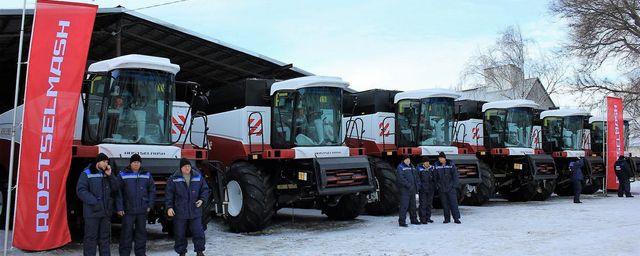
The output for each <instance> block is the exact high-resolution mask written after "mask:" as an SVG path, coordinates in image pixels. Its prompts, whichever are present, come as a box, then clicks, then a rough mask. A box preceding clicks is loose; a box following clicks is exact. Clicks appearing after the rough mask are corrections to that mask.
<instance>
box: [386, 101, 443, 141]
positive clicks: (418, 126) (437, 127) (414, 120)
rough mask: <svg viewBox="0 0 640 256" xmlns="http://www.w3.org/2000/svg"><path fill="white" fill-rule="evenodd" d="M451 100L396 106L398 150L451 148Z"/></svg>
mask: <svg viewBox="0 0 640 256" xmlns="http://www.w3.org/2000/svg"><path fill="white" fill-rule="evenodd" d="M453 105H454V104H453V99H452V98H444V97H443V98H440V97H437V98H425V99H421V100H401V101H399V102H398V109H397V112H398V115H397V124H398V128H397V129H396V130H397V131H398V132H399V133H398V145H400V146H414V145H415V144H417V145H418V146H450V145H451V137H452V134H453V126H454V125H453Z"/></svg>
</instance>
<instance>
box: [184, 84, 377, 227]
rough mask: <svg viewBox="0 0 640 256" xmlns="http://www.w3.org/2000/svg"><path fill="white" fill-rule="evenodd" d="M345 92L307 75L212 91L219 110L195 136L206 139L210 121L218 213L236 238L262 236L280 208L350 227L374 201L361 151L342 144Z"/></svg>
mask: <svg viewBox="0 0 640 256" xmlns="http://www.w3.org/2000/svg"><path fill="white" fill-rule="evenodd" d="M348 86H349V84H348V83H347V82H345V81H343V80H342V79H340V78H335V77H319V76H310V77H301V78H295V79H290V80H285V81H275V80H265V79H247V80H243V81H241V82H239V83H237V84H232V85H228V86H222V87H218V88H215V89H213V92H214V94H213V102H214V104H213V105H210V107H209V109H208V110H207V113H209V115H208V116H206V117H202V118H197V119H195V120H194V122H193V125H194V128H193V130H194V134H193V136H196V137H199V138H200V137H205V134H204V133H203V131H205V127H206V126H205V124H204V123H203V121H204V120H206V119H208V120H209V125H210V128H209V129H208V131H206V140H207V141H208V144H209V145H211V147H212V151H211V152H210V154H209V158H210V159H215V160H220V161H221V164H222V166H223V167H222V168H223V170H224V171H223V172H220V173H218V175H217V177H216V185H215V186H213V187H212V188H213V190H214V192H213V197H214V200H215V205H216V213H217V214H219V215H222V216H223V217H225V219H226V220H227V222H228V224H229V226H230V227H231V229H232V230H233V231H237V232H250V231H258V230H261V229H263V228H265V227H266V226H267V225H268V224H269V222H270V220H271V219H272V217H273V216H274V215H275V214H276V211H277V210H278V209H280V208H283V207H293V208H315V209H321V210H322V212H323V213H324V214H326V215H327V216H328V217H329V218H330V219H335V220H350V219H354V218H356V217H357V216H358V215H359V214H360V213H361V212H362V211H363V209H364V206H365V204H366V203H367V200H368V199H369V197H371V200H375V196H376V194H375V193H373V191H374V190H373V184H374V183H375V177H374V176H373V175H372V172H371V170H370V168H369V162H368V161H367V158H366V156H364V150H363V149H356V148H353V149H350V148H349V147H347V146H345V145H344V142H343V131H344V130H343V129H342V97H343V91H344V90H345V89H347V87H348ZM193 136H192V137H193ZM196 141H200V139H196ZM201 146H202V147H205V146H206V145H201Z"/></svg>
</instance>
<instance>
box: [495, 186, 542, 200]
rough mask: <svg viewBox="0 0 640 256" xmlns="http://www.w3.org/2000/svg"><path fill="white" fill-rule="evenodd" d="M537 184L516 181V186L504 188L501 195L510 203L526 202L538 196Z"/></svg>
mask: <svg viewBox="0 0 640 256" xmlns="http://www.w3.org/2000/svg"><path fill="white" fill-rule="evenodd" d="M536 188H537V184H536V183H535V182H533V181H526V182H525V183H520V182H518V181H516V184H512V185H510V186H506V187H502V188H501V189H500V194H501V195H502V196H503V197H504V198H505V199H507V200H509V201H510V202H526V201H529V200H531V199H533V197H534V196H535V195H536Z"/></svg>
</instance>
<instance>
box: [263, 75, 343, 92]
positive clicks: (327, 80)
mask: <svg viewBox="0 0 640 256" xmlns="http://www.w3.org/2000/svg"><path fill="white" fill-rule="evenodd" d="M306 87H338V88H342V89H343V90H344V89H346V88H347V87H349V83H347V82H345V81H344V80H342V78H340V77H332V76H304V77H299V78H294V79H289V80H285V81H281V82H276V83H273V84H272V85H271V95H273V94H274V93H275V92H277V91H281V90H297V89H300V88H306Z"/></svg>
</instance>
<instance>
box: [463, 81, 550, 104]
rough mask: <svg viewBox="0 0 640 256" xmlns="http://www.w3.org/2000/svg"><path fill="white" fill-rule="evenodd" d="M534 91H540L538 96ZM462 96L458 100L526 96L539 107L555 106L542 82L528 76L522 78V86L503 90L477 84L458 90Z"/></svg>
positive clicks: (506, 98)
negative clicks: (473, 86)
mask: <svg viewBox="0 0 640 256" xmlns="http://www.w3.org/2000/svg"><path fill="white" fill-rule="evenodd" d="M534 92H541V93H540V94H541V95H539V96H540V97H536V95H534ZM460 93H461V94H462V97H460V98H459V99H458V100H476V101H486V102H492V101H499V100H509V99H521V98H526V99H528V100H532V101H534V102H536V103H538V104H539V105H540V107H539V108H540V109H551V108H554V107H555V104H554V103H553V100H552V99H551V96H549V93H548V92H547V91H546V90H545V89H544V86H542V83H540V80H539V79H537V78H528V79H525V80H524V85H523V87H516V88H509V89H503V90H494V89H491V88H489V87H488V86H486V85H483V86H478V87H476V88H472V89H466V90H462V91H460Z"/></svg>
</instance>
